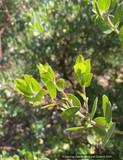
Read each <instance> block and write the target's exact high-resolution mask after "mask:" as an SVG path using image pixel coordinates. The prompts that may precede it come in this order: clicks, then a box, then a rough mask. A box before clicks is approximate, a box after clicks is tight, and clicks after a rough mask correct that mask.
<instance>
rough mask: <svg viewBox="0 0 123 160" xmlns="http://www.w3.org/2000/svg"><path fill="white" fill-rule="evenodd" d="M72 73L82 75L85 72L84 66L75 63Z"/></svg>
mask: <svg viewBox="0 0 123 160" xmlns="http://www.w3.org/2000/svg"><path fill="white" fill-rule="evenodd" d="M74 71H75V73H76V74H78V75H82V74H83V73H85V72H86V66H85V65H84V64H83V63H77V64H76V65H75V66H74Z"/></svg>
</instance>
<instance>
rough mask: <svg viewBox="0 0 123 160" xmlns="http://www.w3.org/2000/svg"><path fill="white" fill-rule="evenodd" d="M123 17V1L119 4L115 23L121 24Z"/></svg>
mask: <svg viewBox="0 0 123 160" xmlns="http://www.w3.org/2000/svg"><path fill="white" fill-rule="evenodd" d="M122 19H123V2H122V3H120V5H119V6H118V8H117V10H116V12H115V16H114V25H117V24H120V22H121V21H122Z"/></svg>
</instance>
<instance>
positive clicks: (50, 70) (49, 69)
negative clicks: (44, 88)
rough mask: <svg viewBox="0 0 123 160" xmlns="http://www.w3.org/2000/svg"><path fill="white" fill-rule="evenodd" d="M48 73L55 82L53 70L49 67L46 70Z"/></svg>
mask: <svg viewBox="0 0 123 160" xmlns="http://www.w3.org/2000/svg"><path fill="white" fill-rule="evenodd" d="M48 71H49V72H50V73H51V75H52V77H53V79H54V80H55V74H54V72H53V70H52V68H51V67H50V66H49V68H48Z"/></svg>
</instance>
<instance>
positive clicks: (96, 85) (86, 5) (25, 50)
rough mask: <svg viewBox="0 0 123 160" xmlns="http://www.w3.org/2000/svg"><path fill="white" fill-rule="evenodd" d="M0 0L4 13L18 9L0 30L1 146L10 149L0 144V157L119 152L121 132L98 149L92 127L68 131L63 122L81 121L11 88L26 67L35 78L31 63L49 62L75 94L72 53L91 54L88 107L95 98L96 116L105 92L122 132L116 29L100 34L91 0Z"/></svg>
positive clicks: (122, 56) (120, 51) (122, 54)
mask: <svg viewBox="0 0 123 160" xmlns="http://www.w3.org/2000/svg"><path fill="white" fill-rule="evenodd" d="M6 4H7V6H8V9H9V12H10V14H12V13H14V12H15V11H16V10H17V9H18V7H19V6H20V5H22V6H23V9H22V10H21V11H20V12H19V13H18V14H17V15H16V16H14V17H13V18H12V19H11V21H10V23H9V27H8V29H7V30H6V31H5V32H4V34H3V35H2V49H3V57H2V61H1V63H0V147H3V146H4V147H5V146H11V147H13V149H12V148H11V149H9V150H8V149H4V150H3V149H1V148H0V151H1V152H0V156H1V157H3V159H4V158H5V159H9V160H10V159H19V158H21V159H41V158H42V160H43V157H47V158H49V159H51V160H52V159H53V160H54V159H55V160H57V159H60V154H63V153H65V154H67V153H69V152H71V153H76V154H87V153H88V154H92V153H97V154H99V153H100V154H101V153H107V154H118V153H119V150H121V149H122V148H121V146H122V145H123V144H122V143H123V137H122V136H119V135H116V136H115V138H113V139H112V140H110V142H109V143H108V144H107V148H106V149H105V150H104V149H101V148H100V143H101V140H100V138H99V137H98V135H95V132H94V131H93V130H91V129H89V130H88V131H86V130H84V131H83V130H82V131H79V132H74V133H73V132H72V133H70V132H66V130H65V128H67V127H72V126H78V125H82V124H84V123H85V122H84V121H83V120H81V119H80V118H78V117H74V118H71V120H70V121H69V122H68V121H63V120H61V118H60V113H61V111H60V110H58V109H57V108H56V107H54V108H51V109H46V110H41V109H40V108H41V106H43V105H44V104H45V102H42V103H41V105H39V106H37V107H35V106H32V105H30V104H29V103H28V102H26V101H25V100H24V99H23V98H22V97H21V95H19V94H17V93H16V92H15V91H14V90H13V88H12V87H13V86H14V79H15V78H17V77H20V78H22V77H23V76H24V74H26V73H27V74H31V75H33V77H34V78H36V79H37V80H38V81H40V76H39V73H38V69H37V68H36V65H37V64H38V63H39V62H41V63H42V64H45V63H46V62H48V63H49V64H50V65H51V66H52V68H53V69H54V71H55V73H56V74H58V73H59V74H58V76H60V77H63V78H64V79H65V80H66V81H67V84H68V87H67V89H66V92H71V93H74V92H75V94H76V90H81V88H80V86H78V85H77V84H76V83H75V77H74V75H73V66H74V62H75V60H76V57H77V55H79V54H81V55H82V56H83V57H84V58H85V59H87V58H89V59H90V60H91V64H92V73H93V74H94V78H93V81H92V83H91V86H90V87H89V88H87V96H88V97H89V109H90V111H91V107H92V104H93V101H94V98H95V97H96V96H98V97H99V104H98V112H97V113H96V114H97V115H98V116H102V104H101V97H102V95H103V94H106V95H107V96H108V97H109V99H110V101H111V103H112V111H113V117H114V120H115V121H116V122H117V128H118V129H119V130H123V127H122V126H123V117H122V114H123V98H122V97H123V81H122V80H123V75H122V72H123V67H122V64H123V62H122V61H123V48H122V47H121V45H120V41H119V40H118V36H117V35H116V34H115V33H112V34H110V35H104V34H103V33H102V32H101V31H100V29H99V26H98V24H96V22H95V17H94V15H93V12H92V6H93V5H92V1H91V0H69V1H68V0H63V1H61V0H50V1H49V0H47V1H44V0H35V1H32V0H30V1H28V0H23V1H21V0H16V1H15V0H10V1H6ZM0 10H1V13H0V14H1V15H0V29H1V28H2V27H3V25H4V23H5V20H6V15H5V13H4V8H3V4H2V2H0ZM2 11H3V12H2ZM76 95H77V94H76ZM77 96H78V97H79V95H77ZM59 98H60V95H59V97H58V99H59ZM79 98H80V97H79ZM81 101H82V100H81ZM82 103H83V101H82ZM90 136H91V137H90ZM85 144H86V145H85ZM17 149H18V150H17Z"/></svg>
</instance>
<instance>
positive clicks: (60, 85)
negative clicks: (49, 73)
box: [56, 79, 65, 91]
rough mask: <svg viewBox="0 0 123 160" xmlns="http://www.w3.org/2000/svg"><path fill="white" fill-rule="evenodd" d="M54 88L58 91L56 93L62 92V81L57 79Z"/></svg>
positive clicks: (63, 85)
mask: <svg viewBox="0 0 123 160" xmlns="http://www.w3.org/2000/svg"><path fill="white" fill-rule="evenodd" d="M56 88H57V89H58V91H63V90H64V89H65V81H64V79H59V80H58V81H56Z"/></svg>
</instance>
